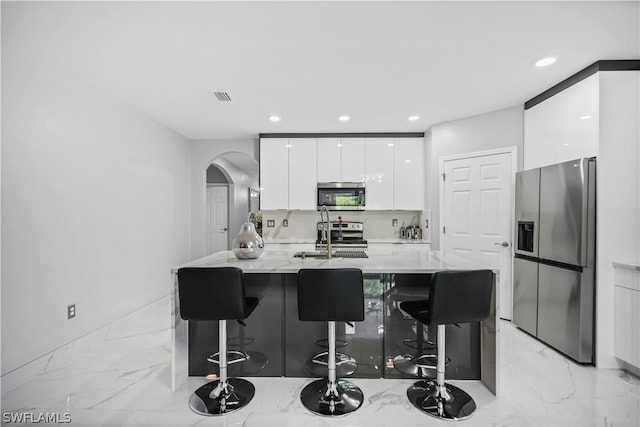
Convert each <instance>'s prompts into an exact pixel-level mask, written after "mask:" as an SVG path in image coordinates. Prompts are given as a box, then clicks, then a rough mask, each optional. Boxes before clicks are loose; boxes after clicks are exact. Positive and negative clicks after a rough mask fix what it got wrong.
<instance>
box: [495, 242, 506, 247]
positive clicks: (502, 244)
mask: <svg viewBox="0 0 640 427" xmlns="http://www.w3.org/2000/svg"><path fill="white" fill-rule="evenodd" d="M494 245H500V246H502V247H503V248H506V247H507V246H509V242H502V243H494Z"/></svg>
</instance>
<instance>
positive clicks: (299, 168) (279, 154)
mask: <svg viewBox="0 0 640 427" xmlns="http://www.w3.org/2000/svg"><path fill="white" fill-rule="evenodd" d="M317 164H318V161H317V147H316V139H315V138H263V139H261V140H260V187H261V192H260V209H262V210H275V209H315V208H316V200H315V197H316V184H317V175H318V173H317Z"/></svg>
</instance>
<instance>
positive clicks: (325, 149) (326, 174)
mask: <svg viewBox="0 0 640 427" xmlns="http://www.w3.org/2000/svg"><path fill="white" fill-rule="evenodd" d="M340 181H342V143H341V138H320V139H319V140H318V182H340Z"/></svg>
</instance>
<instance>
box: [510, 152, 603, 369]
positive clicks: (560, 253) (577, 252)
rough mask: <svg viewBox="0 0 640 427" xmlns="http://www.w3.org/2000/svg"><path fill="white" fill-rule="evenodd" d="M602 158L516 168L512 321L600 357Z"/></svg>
mask: <svg viewBox="0 0 640 427" xmlns="http://www.w3.org/2000/svg"><path fill="white" fill-rule="evenodd" d="M595 180H596V159H595V158H585V159H578V160H574V161H570V162H565V163H560V164H557V165H551V166H545V167H543V168H539V169H531V170H527V171H523V172H518V173H517V174H516V218H515V223H516V245H515V255H514V260H513V268H514V282H513V323H514V324H516V325H517V326H518V327H519V328H521V329H523V330H525V331H527V332H528V333H530V334H531V335H534V336H536V337H537V338H538V339H540V340H541V341H543V342H545V343H547V344H548V345H550V346H551V347H554V348H555V349H557V350H559V351H561V352H562V353H564V354H566V355H567V356H569V357H571V358H572V359H574V360H576V361H577V362H580V363H587V364H593V363H594V347H595V346H594V344H595V342H594V341H595V340H594V331H595V328H594V321H595V233H596V213H595V206H596V205H595V197H596V190H595Z"/></svg>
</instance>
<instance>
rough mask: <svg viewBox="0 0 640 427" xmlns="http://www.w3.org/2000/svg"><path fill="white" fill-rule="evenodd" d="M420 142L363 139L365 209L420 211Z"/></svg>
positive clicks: (420, 139)
mask: <svg viewBox="0 0 640 427" xmlns="http://www.w3.org/2000/svg"><path fill="white" fill-rule="evenodd" d="M423 145H424V140H423V139H422V138H367V140H366V162H365V165H366V177H367V178H366V182H367V209H378V210H386V209H396V210H422V209H424V195H423V193H424V191H423V188H424V157H423Z"/></svg>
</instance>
